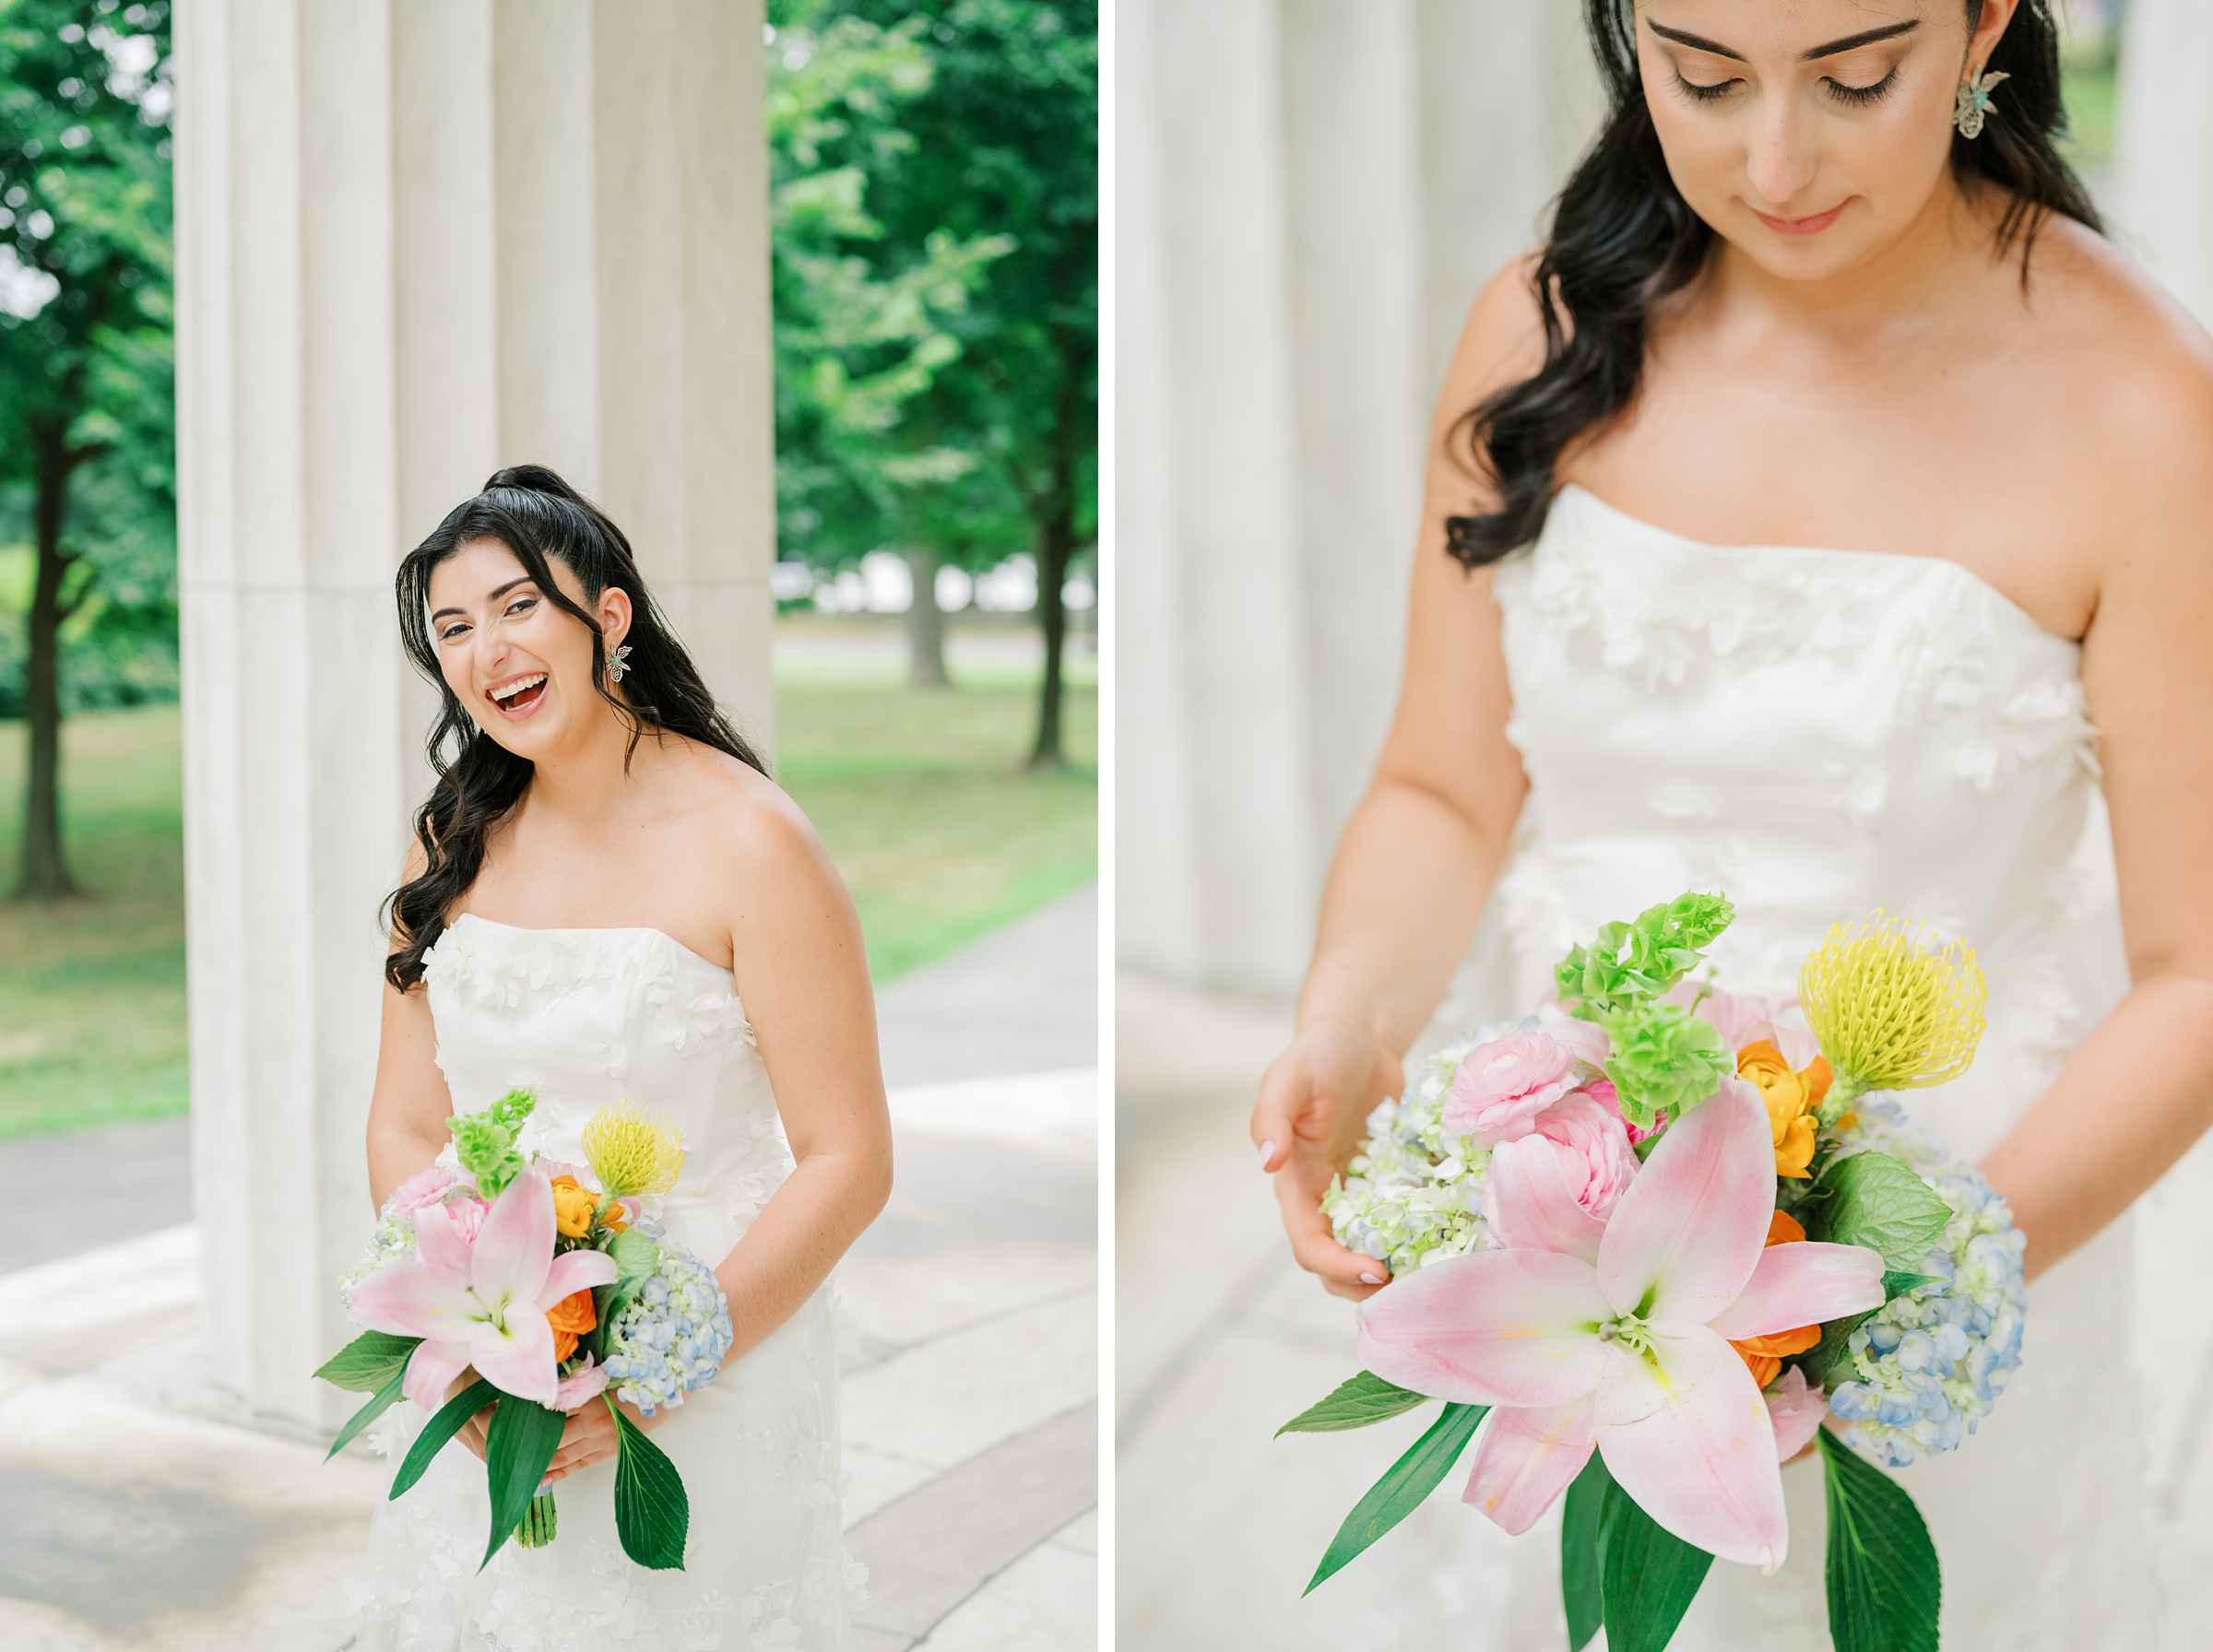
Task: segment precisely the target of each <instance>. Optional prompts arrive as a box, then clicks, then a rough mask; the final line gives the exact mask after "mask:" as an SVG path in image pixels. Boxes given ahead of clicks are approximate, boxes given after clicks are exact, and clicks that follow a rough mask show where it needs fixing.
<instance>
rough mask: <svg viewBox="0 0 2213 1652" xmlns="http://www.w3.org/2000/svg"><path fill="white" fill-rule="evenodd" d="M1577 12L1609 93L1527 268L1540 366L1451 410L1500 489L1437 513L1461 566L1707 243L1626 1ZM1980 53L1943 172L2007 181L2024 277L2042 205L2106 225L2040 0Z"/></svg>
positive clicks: (1978, 12)
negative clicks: (1975, 105)
mask: <svg viewBox="0 0 2213 1652" xmlns="http://www.w3.org/2000/svg"><path fill="white" fill-rule="evenodd" d="M1965 4H1966V6H1967V19H1968V27H1969V29H1970V30H1971V29H1974V28H1976V27H1977V26H1979V25H1980V23H1981V22H1982V0H1965ZM1583 20H1584V24H1585V26H1586V28H1587V29H1588V30H1589V33H1590V36H1591V44H1592V50H1593V51H1594V52H1595V53H1597V56H1598V67H1599V73H1600V75H1601V77H1603V78H1604V82H1605V87H1606V91H1607V96H1608V99H1609V102H1610V108H1609V111H1608V113H1607V116H1606V121H1605V124H1604V127H1603V128H1602V129H1601V131H1600V133H1599V136H1598V140H1597V142H1596V143H1594V144H1592V147H1591V149H1590V151H1589V153H1587V154H1586V155H1585V156H1584V157H1583V159H1582V160H1581V162H1580V164H1578V166H1577V167H1576V169H1575V171H1574V173H1573V175H1572V176H1570V177H1569V178H1568V185H1567V188H1566V189H1564V190H1563V191H1562V192H1561V194H1560V198H1559V202H1558V205H1557V206H1556V207H1555V209H1554V213H1553V220H1552V234H1551V237H1550V239H1549V240H1548V241H1547V242H1546V243H1545V246H1544V252H1543V254H1541V255H1540V257H1539V258H1538V261H1537V266H1536V269H1535V271H1534V272H1533V280H1532V285H1533V288H1534V289H1535V294H1536V300H1537V306H1538V310H1539V312H1540V313H1541V314H1542V316H1543V318H1544V366H1542V367H1541V368H1539V369H1538V370H1537V372H1535V373H1534V374H1533V375H1532V376H1531V377H1529V378H1527V379H1524V380H1522V381H1521V383H1520V384H1512V385H1509V386H1508V387H1507V388H1506V389H1504V390H1501V391H1499V392H1498V393H1497V395H1492V396H1490V397H1489V398H1488V399H1487V400H1485V401H1484V402H1482V403H1480V404H1478V405H1477V406H1476V407H1473V408H1472V409H1470V410H1469V411H1468V412H1467V413H1465V414H1463V415H1462V416H1461V419H1460V420H1459V423H1458V425H1457V426H1456V427H1455V435H1456V436H1463V437H1464V440H1465V441H1466V442H1467V443H1468V447H1469V449H1470V451H1471V452H1472V454H1473V459H1474V463H1475V467H1476V470H1477V472H1478V473H1479V474H1481V475H1483V476H1484V477H1485V478H1487V479H1488V480H1490V481H1491V482H1492V483H1493V484H1494V485H1495V486H1496V487H1497V493H1498V507H1497V510H1495V511H1492V512H1489V513H1479V514H1476V515H1472V516H1448V517H1447V518H1446V519H1445V545H1446V549H1447V550H1449V551H1450V553H1451V555H1452V557H1453V558H1454V559H1455V560H1458V561H1459V562H1460V563H1461V564H1462V566H1463V567H1465V568H1468V569H1471V570H1473V569H1476V568H1480V567H1482V566H1484V565H1485V563H1488V562H1495V561H1497V560H1498V559H1499V558H1500V557H1502V556H1504V555H1506V554H1507V553H1508V552H1509V551H1510V550H1514V549H1518V548H1519V547H1521V546H1523V545H1527V544H1528V543H1529V542H1530V541H1531V540H1533V539H1534V538H1535V537H1537V534H1538V532H1539V530H1541V529H1542V528H1543V527H1544V516H1545V513H1546V512H1547V511H1548V510H1549V509H1550V508H1551V505H1552V498H1553V494H1554V493H1555V491H1556V487H1555V481H1556V477H1555V472H1556V468H1557V466H1558V465H1559V460H1560V455H1561V454H1563V453H1565V452H1566V451H1567V450H1568V447H1569V446H1570V445H1571V444H1573V443H1575V442H1576V441H1577V440H1578V439H1579V438H1580V437H1583V436H1585V435H1586V434H1595V433H1596V432H1597V431H1599V430H1600V429H1602V428H1603V427H1604V425H1606V424H1607V423H1608V422H1609V421H1611V420H1612V419H1615V418H1616V417H1618V416H1619V415H1620V414H1621V413H1622V412H1623V411H1625V410H1626V409H1627V407H1628V406H1629V404H1630V403H1631V402H1633V401H1634V400H1635V399H1636V396H1637V387H1638V384H1639V382H1640V381H1641V380H1642V378H1643V376H1644V358H1645V347H1646V343H1647V340H1648V337H1649V335H1650V328H1651V313H1652V311H1653V308H1654V307H1655V306H1656V305H1657V304H1659V303H1660V302H1661V301H1663V300H1664V299H1666V298H1668V297H1670V296H1671V295H1673V294H1675V293H1676V292H1679V291H1681V290H1682V289H1684V288H1686V287H1687V286H1689V285H1690V283H1691V282H1692V281H1693V280H1694V279H1696V278H1697V277H1698V275H1699V273H1700V272H1701V271H1703V270H1704V269H1705V267H1706V264H1707V260H1708V257H1709V255H1710V254H1711V252H1712V250H1713V243H1714V241H1715V236H1714V232H1713V230H1711V229H1710V227H1709V226H1708V225H1707V224H1706V222H1705V220H1703V219H1702V218H1699V217H1698V214H1697V213H1695V212H1693V211H1692V210H1691V209H1690V204H1689V203H1688V202H1687V201H1686V200H1684V198H1683V195H1682V192H1681V191H1680V190H1678V189H1676V187H1675V180H1674V179H1673V178H1671V177H1670V176H1669V175H1668V171H1667V159H1666V157H1665V156H1664V155H1663V153H1662V152H1661V148H1660V136H1659V133H1658V132H1657V131H1656V130H1655V129H1654V128H1653V125H1652V115H1651V109H1650V108H1649V107H1648V106H1647V105H1646V102H1645V97H1644V83H1643V82H1642V81H1641V80H1640V79H1639V77H1638V74H1637V20H1636V12H1635V7H1634V4H1633V0H1585V5H1584V15H1583ZM1985 67H1986V68H1987V69H1992V70H1997V71H2000V72H2002V73H2004V74H2005V75H2006V77H2007V79H2006V82H2005V85H2004V88H2003V89H2002V90H2001V91H2000V93H1999V94H1998V96H1999V104H1998V107H1997V108H1996V109H1995V110H1994V111H1993V112H1992V113H1991V116H1990V120H1989V124H1987V125H1986V126H1985V127H1984V128H1983V131H1982V136H1981V137H1979V138H1975V139H1973V140H1971V141H1970V140H1969V139H1967V138H1964V137H1961V136H1959V135H1958V134H1957V133H1955V134H1954V135H1953V136H1952V171H1953V172H1954V174H1955V175H1956V176H1958V177H1959V178H1960V179H1962V180H1971V181H1974V182H1978V183H1988V184H1993V185H1995V186H1996V187H1997V188H1998V189H1999V190H2000V191H2002V192H2003V193H2004V195H2005V199H2006V207H2005V212H2004V214H2003V216H2002V217H2001V218H2000V219H1999V222H1998V230H1997V235H1998V245H1999V248H2000V250H2001V251H2005V250H2007V249H2010V248H2011V247H2013V246H2014V245H2015V244H2016V243H2017V242H2018V244H2019V246H2020V254H2021V278H2022V280H2023V281H2024V282H2026V281H2027V280H2028V278H2029V255H2030V251H2031V250H2032V249H2033V247H2034V244H2035V240H2036V232H2037V230H2038V229H2039V228H2040V227H2041V225H2042V224H2043V222H2044V219H2045V218H2046V217H2047V216H2048V215H2050V214H2052V213H2054V212H2056V213H2058V214H2060V215H2061V216H2062V217H2065V218H2073V219H2074V220H2075V221H2076V222H2077V223H2079V224H2085V225H2088V226H2089V228H2090V229H2092V230H2100V231H2101V232H2102V230H2103V226H2102V225H2101V223H2100V221H2099V218H2098V209H2097V208H2096V207H2093V206H2092V205H2091V204H2090V197H2089V193H2088V192H2087V191H2086V190H2085V189H2084V188H2083V186H2082V183H2081V181H2080V180H2079V179H2077V177H2076V176H2075V173H2074V171H2072V170H2071V169H2070V168H2069V167H2068V165H2067V163H2066V161H2065V159H2062V158H2061V156H2060V153H2059V150H2058V148H2057V146H2056V144H2055V142H2054V140H2055V139H2056V138H2057V137H2058V136H2060V134H2062V133H2063V132H2065V129H2066V112H2065V109H2064V107H2063V106H2062V104H2061V102H2060V71H2059V31H2058V29H2056V28H2055V27H2054V26H2053V21H2052V12H2051V7H2050V5H2049V0H2022V5H2021V7H2020V9H2019V10H2018V11H2017V12H2015V13H2014V15H2013V19H2012V21H2011V22H2010V23H2008V24H2007V25H2006V32H2005V33H2004V34H2003V35H2001V36H2000V37H1999V39H1998V42H1997V45H1996V46H1995V48H1994V49H1993V51H1992V53H1991V55H1990V62H1989V63H1988V64H1987V65H1985Z"/></svg>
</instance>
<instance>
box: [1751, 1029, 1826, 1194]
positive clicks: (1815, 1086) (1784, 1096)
mask: <svg viewBox="0 0 2213 1652" xmlns="http://www.w3.org/2000/svg"><path fill="white" fill-rule="evenodd" d="M1736 1072H1737V1077H1739V1078H1740V1079H1743V1080H1746V1081H1747V1082H1748V1083H1750V1084H1751V1085H1753V1087H1754V1088H1756V1089H1757V1091H1759V1094H1760V1099H1761V1100H1762V1101H1764V1102H1766V1103H1767V1104H1768V1124H1769V1127H1770V1128H1771V1129H1772V1130H1773V1131H1774V1133H1775V1174H1777V1175H1779V1176H1793V1177H1795V1178H1797V1179H1798V1180H1800V1181H1804V1180H1805V1177H1806V1175H1807V1174H1808V1172H1807V1170H1806V1166H1807V1165H1808V1164H1810V1163H1812V1162H1813V1159H1814V1120H1813V1116H1812V1115H1813V1111H1814V1109H1815V1108H1816V1107H1817V1106H1819V1105H1820V1104H1821V1098H1822V1097H1823V1096H1825V1095H1827V1094H1828V1083H1829V1071H1828V1058H1827V1057H1826V1056H1815V1057H1814V1058H1813V1060H1812V1061H1811V1062H1810V1063H1809V1064H1807V1065H1806V1066H1805V1068H1802V1069H1800V1070H1798V1071H1795V1072H1793V1070H1792V1068H1791V1064H1790V1063H1789V1062H1788V1061H1786V1060H1784V1059H1783V1056H1782V1052H1781V1050H1779V1049H1777V1048H1776V1047H1775V1046H1774V1045H1773V1044H1769V1042H1768V1041H1767V1040H1766V1039H1764V1038H1763V1039H1761V1040H1760V1041H1759V1042H1758V1043H1757V1044H1746V1046H1745V1047H1744V1048H1743V1049H1741V1050H1739V1051H1737V1053H1736Z"/></svg>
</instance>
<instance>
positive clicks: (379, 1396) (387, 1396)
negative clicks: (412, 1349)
mask: <svg viewBox="0 0 2213 1652" xmlns="http://www.w3.org/2000/svg"><path fill="white" fill-rule="evenodd" d="M407 1380H408V1368H407V1366H406V1364H405V1363H402V1364H401V1366H400V1368H399V1369H398V1370H397V1371H395V1372H394V1373H393V1374H392V1380H391V1381H390V1382H388V1383H386V1384H385V1386H383V1387H381V1388H379V1389H378V1390H377V1391H376V1392H375V1394H373V1396H371V1398H370V1399H369V1403H368V1404H366V1405H364V1406H363V1407H361V1410H358V1411H356V1412H354V1414H353V1415H352V1416H350V1417H349V1418H347V1419H346V1426H345V1427H344V1428H341V1429H340V1430H338V1437H337V1439H335V1440H333V1441H332V1442H331V1443H330V1449H329V1450H328V1451H326V1452H325V1453H324V1454H323V1460H324V1461H325V1462H326V1463H327V1462H328V1461H330V1459H331V1458H332V1457H336V1456H337V1455H338V1453H339V1452H341V1451H343V1450H345V1449H346V1447H347V1446H349V1445H351V1444H352V1443H353V1436H354V1435H356V1434H360V1433H361V1430H363V1429H364V1428H367V1427H368V1426H369V1425H370V1424H371V1423H372V1422H375V1421H376V1420H377V1419H378V1418H379V1417H381V1416H383V1415H384V1414H385V1411H387V1410H390V1409H391V1406H392V1402H393V1401H394V1400H396V1399H397V1398H399V1389H400V1385H401V1384H402V1383H404V1382H406V1381H407Z"/></svg>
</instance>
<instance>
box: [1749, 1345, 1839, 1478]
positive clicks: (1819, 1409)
mask: <svg viewBox="0 0 2213 1652" xmlns="http://www.w3.org/2000/svg"><path fill="white" fill-rule="evenodd" d="M1761 1398H1764V1399H1766V1401H1767V1402H1768V1421H1769V1422H1772V1423H1773V1424H1774V1425H1775V1460H1776V1461H1777V1462H1779V1463H1787V1462H1789V1461H1790V1460H1791V1459H1792V1458H1793V1457H1796V1456H1797V1455H1798V1454H1799V1453H1800V1452H1801V1451H1804V1450H1805V1447H1806V1445H1808V1444H1809V1443H1810V1442H1811V1441H1812V1439H1813V1437H1814V1435H1815V1434H1817V1433H1818V1432H1819V1431H1820V1428H1821V1419H1822V1418H1824V1417H1826V1416H1828V1394H1827V1393H1825V1392H1824V1391H1823V1390H1821V1389H1820V1388H1817V1387H1815V1386H1813V1385H1811V1384H1809V1383H1808V1382H1807V1381H1806V1380H1805V1372H1803V1371H1801V1370H1800V1369H1799V1368H1798V1367H1797V1366H1795V1365H1793V1366H1792V1367H1791V1368H1790V1369H1789V1370H1788V1371H1785V1372H1784V1373H1783V1374H1782V1380H1781V1382H1778V1383H1777V1384H1776V1385H1775V1386H1774V1389H1773V1391H1772V1392H1769V1393H1767V1394H1764V1395H1762V1396H1761Z"/></svg>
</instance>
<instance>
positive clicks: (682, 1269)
mask: <svg viewBox="0 0 2213 1652" xmlns="http://www.w3.org/2000/svg"><path fill="white" fill-rule="evenodd" d="M660 1249H661V1261H660V1266H659V1268H657V1269H656V1270H655V1271H654V1272H653V1273H651V1274H649V1275H647V1276H646V1280H645V1284H644V1285H643V1286H641V1287H640V1288H639V1291H638V1293H637V1295H636V1296H635V1297H633V1299H632V1300H631V1302H630V1303H629V1304H628V1305H627V1306H625V1307H624V1308H623V1310H622V1311H621V1313H620V1314H618V1315H616V1316H615V1322H614V1325H613V1326H612V1327H610V1328H609V1332H608V1339H607V1376H608V1381H609V1383H610V1384H612V1385H613V1386H614V1390H615V1398H618V1399H623V1400H628V1401H629V1402H630V1403H631V1404H632V1405H634V1406H636V1407H637V1408H638V1410H641V1411H643V1412H644V1413H645V1415H646V1416H648V1417H650V1416H652V1415H653V1414H654V1412H655V1411H656V1410H658V1409H659V1408H660V1407H662V1406H665V1405H667V1406H677V1405H681V1404H683V1403H684V1395H685V1394H686V1393H687V1392H688V1391H689V1390H691V1389H692V1388H704V1387H705V1386H707V1385H708V1384H709V1383H711V1382H713V1381H714V1380H715V1377H716V1374H717V1373H718V1372H720V1371H721V1369H722V1362H723V1357H724V1356H725V1355H726V1354H728V1352H729V1351H730V1339H731V1335H732V1333H731V1330H730V1309H729V1304H728V1303H727V1302H725V1301H724V1300H723V1295H722V1287H721V1285H720V1284H719V1283H717V1282H716V1278H715V1270H714V1269H713V1268H709V1267H708V1266H707V1265H706V1264H705V1263H704V1262H702V1261H701V1260H700V1259H699V1258H698V1257H695V1256H693V1255H692V1253H691V1252H690V1251H688V1250H685V1249H684V1248H683V1247H682V1246H680V1245H675V1244H672V1243H670V1242H669V1241H668V1240H665V1239H664V1240H662V1241H661V1242H660Z"/></svg>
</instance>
